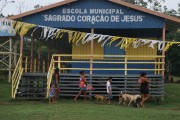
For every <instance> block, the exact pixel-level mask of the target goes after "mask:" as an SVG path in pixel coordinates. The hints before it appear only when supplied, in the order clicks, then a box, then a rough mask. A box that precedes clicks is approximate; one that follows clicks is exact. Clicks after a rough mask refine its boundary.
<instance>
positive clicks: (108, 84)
mask: <svg viewBox="0 0 180 120" xmlns="http://www.w3.org/2000/svg"><path fill="white" fill-rule="evenodd" d="M108 88H109V89H110V91H109V89H108ZM106 89H107V93H111V92H112V90H111V83H110V82H109V81H107V83H106Z"/></svg>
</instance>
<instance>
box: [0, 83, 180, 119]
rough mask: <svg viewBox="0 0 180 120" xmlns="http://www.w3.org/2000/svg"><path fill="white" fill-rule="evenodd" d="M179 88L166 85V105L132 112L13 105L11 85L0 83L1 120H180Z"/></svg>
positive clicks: (66, 103)
mask: <svg viewBox="0 0 180 120" xmlns="http://www.w3.org/2000/svg"><path fill="white" fill-rule="evenodd" d="M179 90H180V85H179V84H167V85H166V87H165V91H166V92H167V93H168V95H166V97H165V101H164V102H161V103H159V104H157V103H156V102H154V101H149V102H148V103H147V104H146V108H145V109H142V108H133V107H132V106H131V107H127V106H123V105H120V106H118V105H117V102H116V101H114V102H113V103H112V104H111V105H106V104H100V103H95V102H93V101H87V102H83V101H81V100H79V101H77V102H76V103H74V102H73V101H72V100H70V99H60V100H59V101H58V103H57V104H54V105H49V104H48V102H47V101H16V100H12V99H11V85H10V84H9V83H7V82H5V81H0V120H57V119H59V120H120V119H121V120H146V119H148V120H180V92H179Z"/></svg>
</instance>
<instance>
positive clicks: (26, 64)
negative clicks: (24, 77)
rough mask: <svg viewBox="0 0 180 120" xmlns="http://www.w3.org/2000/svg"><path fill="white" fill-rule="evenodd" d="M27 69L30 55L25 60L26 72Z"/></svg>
mask: <svg viewBox="0 0 180 120" xmlns="http://www.w3.org/2000/svg"><path fill="white" fill-rule="evenodd" d="M27 69H28V56H26V60H25V72H26V73H27Z"/></svg>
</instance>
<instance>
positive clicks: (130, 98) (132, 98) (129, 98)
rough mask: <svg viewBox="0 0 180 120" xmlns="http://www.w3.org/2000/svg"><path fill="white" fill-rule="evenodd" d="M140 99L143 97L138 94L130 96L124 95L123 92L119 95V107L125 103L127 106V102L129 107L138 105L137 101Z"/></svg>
mask: <svg viewBox="0 0 180 120" xmlns="http://www.w3.org/2000/svg"><path fill="white" fill-rule="evenodd" d="M138 98H141V95H139V94H137V95H130V94H123V92H122V91H121V94H119V105H120V104H121V103H122V102H123V103H124V105H126V102H129V103H128V106H130V104H131V103H132V102H134V103H136V100H137V99H138Z"/></svg>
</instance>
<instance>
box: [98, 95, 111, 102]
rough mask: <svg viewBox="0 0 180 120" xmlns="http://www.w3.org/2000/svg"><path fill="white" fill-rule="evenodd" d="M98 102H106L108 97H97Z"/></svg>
mask: <svg viewBox="0 0 180 120" xmlns="http://www.w3.org/2000/svg"><path fill="white" fill-rule="evenodd" d="M95 98H96V101H99V100H100V101H101V102H106V101H107V99H108V97H107V96H102V95H95Z"/></svg>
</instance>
